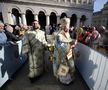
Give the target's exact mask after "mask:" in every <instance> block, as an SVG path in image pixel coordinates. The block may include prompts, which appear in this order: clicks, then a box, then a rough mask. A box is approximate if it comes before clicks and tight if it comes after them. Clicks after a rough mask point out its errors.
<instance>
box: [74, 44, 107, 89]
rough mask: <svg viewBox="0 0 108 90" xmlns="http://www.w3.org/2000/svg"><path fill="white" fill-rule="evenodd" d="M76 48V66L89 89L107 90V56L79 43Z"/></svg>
mask: <svg viewBox="0 0 108 90" xmlns="http://www.w3.org/2000/svg"><path fill="white" fill-rule="evenodd" d="M77 48H78V50H79V51H80V57H79V58H78V59H77V60H76V67H77V68H78V70H79V72H80V73H81V75H82V77H83V79H84V80H85V82H86V83H87V85H88V87H89V88H90V90H108V57H106V56H104V55H102V54H101V53H99V52H97V51H95V50H93V49H91V48H90V47H88V46H85V45H83V44H81V43H79V44H78V45H77Z"/></svg>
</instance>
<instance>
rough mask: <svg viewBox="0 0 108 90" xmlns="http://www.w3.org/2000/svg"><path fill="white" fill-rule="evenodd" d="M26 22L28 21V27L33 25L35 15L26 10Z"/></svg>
mask: <svg viewBox="0 0 108 90" xmlns="http://www.w3.org/2000/svg"><path fill="white" fill-rule="evenodd" d="M26 20H27V25H32V22H33V21H34V15H33V13H32V11H30V10H26Z"/></svg>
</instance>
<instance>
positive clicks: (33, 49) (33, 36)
mask: <svg viewBox="0 0 108 90" xmlns="http://www.w3.org/2000/svg"><path fill="white" fill-rule="evenodd" d="M46 45H47V42H46V39H45V33H44V31H42V30H40V25H39V22H38V21H36V20H35V21H34V22H33V29H32V30H30V31H27V32H26V33H25V39H24V42H23V51H22V52H23V53H28V55H29V75H28V76H29V78H30V80H33V81H34V79H33V78H36V77H38V76H40V75H41V74H42V73H43V66H44V65H43V64H44V60H43V59H44V48H45V46H46Z"/></svg>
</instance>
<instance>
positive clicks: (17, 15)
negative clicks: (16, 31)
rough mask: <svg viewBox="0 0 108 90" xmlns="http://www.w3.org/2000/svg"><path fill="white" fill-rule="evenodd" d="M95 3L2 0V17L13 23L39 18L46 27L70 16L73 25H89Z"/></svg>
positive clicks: (70, 0) (81, 0)
mask: <svg viewBox="0 0 108 90" xmlns="http://www.w3.org/2000/svg"><path fill="white" fill-rule="evenodd" d="M93 4H94V1H93V0H2V1H0V19H1V20H2V21H3V22H4V23H9V24H12V25H16V24H24V25H31V23H32V21H33V20H38V21H39V23H40V24H41V26H42V27H44V26H46V25H52V24H59V23H60V19H61V18H63V17H69V18H70V20H71V26H80V25H85V26H87V25H91V22H92V14H93Z"/></svg>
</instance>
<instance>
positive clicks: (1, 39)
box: [0, 22, 7, 44]
mask: <svg viewBox="0 0 108 90" xmlns="http://www.w3.org/2000/svg"><path fill="white" fill-rule="evenodd" d="M6 41H7V37H6V34H5V33H4V24H3V23H2V22H0V44H5V43H6Z"/></svg>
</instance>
